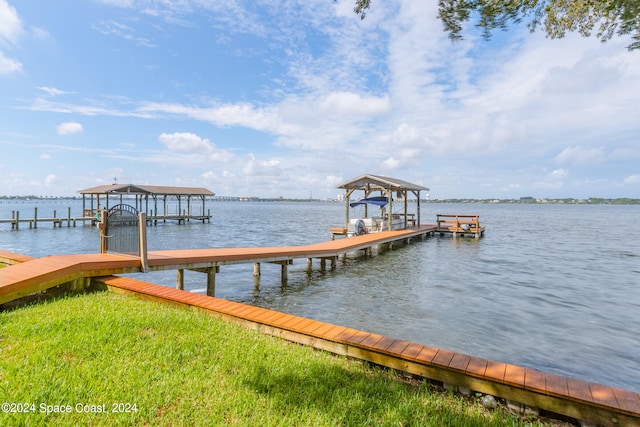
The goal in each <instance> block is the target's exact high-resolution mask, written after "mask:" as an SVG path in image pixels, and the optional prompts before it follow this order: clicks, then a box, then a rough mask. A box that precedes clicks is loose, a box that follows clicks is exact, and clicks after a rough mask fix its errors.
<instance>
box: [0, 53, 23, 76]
mask: <svg viewBox="0 0 640 427" xmlns="http://www.w3.org/2000/svg"><path fill="white" fill-rule="evenodd" d="M21 70H22V64H21V63H20V61H18V60H15V59H11V58H7V57H6V56H4V54H3V53H2V52H1V51H0V75H2V74H11V73H15V72H18V71H21Z"/></svg>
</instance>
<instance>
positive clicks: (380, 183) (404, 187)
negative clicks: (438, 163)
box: [338, 175, 429, 192]
mask: <svg viewBox="0 0 640 427" xmlns="http://www.w3.org/2000/svg"><path fill="white" fill-rule="evenodd" d="M338 188H343V189H345V190H365V191H367V192H368V191H375V190H391V191H398V190H401V191H429V189H428V188H427V187H423V186H422V185H418V184H412V183H410V182H407V181H403V180H401V179H396V178H389V177H387V176H381V175H362V176H359V177H358V178H355V179H352V180H351V181H347V182H344V183H342V184H340V185H338Z"/></svg>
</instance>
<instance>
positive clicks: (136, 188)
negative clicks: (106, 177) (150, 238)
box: [78, 184, 215, 223]
mask: <svg viewBox="0 0 640 427" xmlns="http://www.w3.org/2000/svg"><path fill="white" fill-rule="evenodd" d="M78 193H80V194H82V211H83V215H84V216H85V217H93V216H95V214H96V212H97V211H99V210H101V209H104V210H109V207H110V205H109V202H111V206H113V205H116V204H122V203H123V202H124V201H125V200H131V199H132V198H133V202H134V203H135V206H134V207H135V208H136V209H137V210H138V211H140V212H144V213H145V214H146V215H147V219H148V221H153V222H154V223H157V221H158V219H160V220H165V221H166V220H167V219H173V220H178V223H181V222H184V221H187V220H191V219H195V220H202V222H205V221H210V219H211V214H210V212H208V211H205V209H206V198H207V197H213V196H215V193H214V192H212V191H210V190H207V189H206V188H198V187H167V186H158V185H134V184H111V185H99V186H97V187H92V188H87V189H85V190H80V191H78ZM87 196H90V205H89V207H87V204H86V203H87V200H86V199H87ZM94 197H95V202H96V203H95V204H94ZM149 197H151V199H152V201H153V209H152V211H151V212H150V211H149ZM172 197H175V198H176V199H177V201H178V207H177V212H176V214H168V213H167V198H172ZM194 198H195V199H197V200H199V201H201V202H202V211H201V212H200V214H195V213H194V212H192V211H191V202H192V199H194ZM101 199H102V200H101ZM184 199H186V200H184ZM159 200H160V201H161V203H162V214H160V213H159V210H158V201H159ZM183 202H185V203H186V212H184V213H183V204H182V203H183Z"/></svg>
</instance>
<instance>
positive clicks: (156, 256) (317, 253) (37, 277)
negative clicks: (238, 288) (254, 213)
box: [0, 225, 435, 304]
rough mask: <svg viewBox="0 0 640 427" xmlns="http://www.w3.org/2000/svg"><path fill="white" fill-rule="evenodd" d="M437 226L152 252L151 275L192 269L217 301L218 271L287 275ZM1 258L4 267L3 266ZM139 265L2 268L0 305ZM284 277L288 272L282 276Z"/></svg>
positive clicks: (84, 261) (107, 258)
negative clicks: (256, 268) (269, 268)
mask: <svg viewBox="0 0 640 427" xmlns="http://www.w3.org/2000/svg"><path fill="white" fill-rule="evenodd" d="M434 228H435V227H434V226H433V225H423V226H420V227H415V228H411V229H406V230H394V231H386V232H382V233H374V234H365V235H361V236H356V237H352V238H349V239H340V240H330V241H326V242H322V243H316V244H311V245H303V246H274V247H264V248H258V247H252V248H208V249H180V250H163V251H149V252H148V254H147V263H148V271H162V270H183V269H191V270H196V271H204V272H207V273H209V274H208V279H207V280H208V282H207V288H208V290H209V291H210V292H208V294H209V295H211V296H213V295H214V290H215V273H216V272H217V271H218V270H219V268H220V266H223V265H230V264H242V263H261V262H271V263H281V264H282V266H283V270H284V269H285V268H286V266H287V265H288V264H289V263H291V262H292V261H293V260H294V259H301V258H307V259H309V260H310V259H313V258H317V259H321V260H323V261H326V260H327V259H329V260H335V259H337V258H338V257H339V256H340V255H342V254H345V253H348V252H353V251H357V250H367V249H369V248H371V247H373V246H375V245H380V244H393V243H394V242H397V241H402V240H404V241H407V240H410V239H412V238H420V237H422V236H425V235H427V234H430V233H432V232H433V230H434ZM1 255H2V254H1V253H0V261H1ZM142 271H143V268H142V265H141V262H140V259H139V258H137V257H133V256H128V255H118V254H112V253H107V254H76V255H56V256H48V257H43V258H37V259H33V260H29V261H27V262H23V263H19V264H16V265H11V266H10V267H6V268H0V304H3V303H5V302H9V301H12V300H15V299H17V298H21V297H23V296H27V295H31V294H33V293H35V292H39V291H42V290H45V289H48V288H51V287H54V286H58V285H60V284H62V283H68V282H73V281H76V280H82V279H86V278H90V277H99V276H107V275H112V274H125V273H138V272H142ZM283 273H284V271H283Z"/></svg>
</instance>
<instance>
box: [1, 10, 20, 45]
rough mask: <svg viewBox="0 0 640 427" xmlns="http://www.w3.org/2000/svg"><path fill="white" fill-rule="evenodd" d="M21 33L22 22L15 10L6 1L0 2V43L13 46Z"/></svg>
mask: <svg viewBox="0 0 640 427" xmlns="http://www.w3.org/2000/svg"><path fill="white" fill-rule="evenodd" d="M22 32H23V30H22V22H21V20H20V17H19V16H18V12H16V9H15V8H14V7H12V6H11V5H10V4H9V3H8V2H7V0H0V42H2V41H5V42H10V43H13V44H15V43H16V42H17V40H18V37H19V36H20V35H21V34H22Z"/></svg>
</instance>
